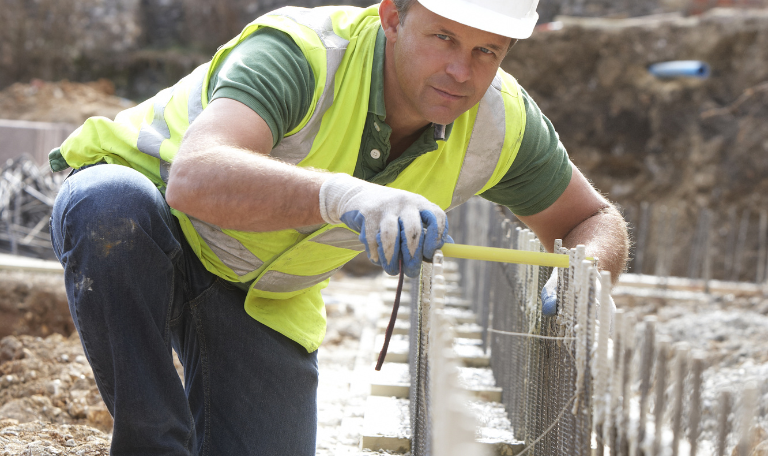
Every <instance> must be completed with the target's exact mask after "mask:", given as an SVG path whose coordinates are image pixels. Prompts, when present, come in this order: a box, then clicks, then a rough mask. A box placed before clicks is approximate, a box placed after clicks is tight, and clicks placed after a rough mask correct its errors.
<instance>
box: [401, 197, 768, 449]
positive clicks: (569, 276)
mask: <svg viewBox="0 0 768 456" xmlns="http://www.w3.org/2000/svg"><path fill="white" fill-rule="evenodd" d="M483 204H485V205H486V209H479V208H478V207H477V206H478V205H483ZM465 206H466V207H465V208H464V207H463V208H459V209H458V210H455V211H453V212H451V214H450V215H449V217H450V224H451V227H452V233H455V234H456V236H455V237H454V239H455V240H456V241H457V242H460V243H466V244H470V245H487V246H491V247H501V248H515V249H520V250H533V251H540V250H543V249H542V246H541V245H540V243H539V242H538V241H537V240H536V239H535V237H534V235H533V233H531V232H530V231H529V230H527V229H524V228H523V227H522V226H520V224H519V223H517V221H516V219H515V218H514V217H513V216H512V215H511V214H510V213H509V212H508V211H506V210H505V209H499V208H498V207H497V208H495V209H494V208H492V207H491V206H490V205H489V204H488V203H487V202H485V201H482V200H479V199H473V200H470V201H469V202H468V203H467V204H466V205H465ZM636 212H637V211H636ZM640 212H641V213H645V214H650V213H651V210H650V209H649V208H648V206H646V207H645V208H643V210H641V211H640ZM673 215H674V214H672V215H669V216H668V217H667V219H668V220H666V221H664V222H663V224H662V226H661V229H662V231H665V232H668V231H669V230H670V228H669V227H670V226H672V227H674V226H675V224H676V223H677V222H675V221H674V220H673ZM745 219H746V217H742V220H745ZM766 223H767V222H763V224H766ZM710 225H711V217H710V214H709V213H703V214H702V215H701V217H700V221H699V223H698V234H697V235H696V238H697V239H698V241H699V242H702V241H703V240H705V239H706V238H707V233H708V231H709V227H710ZM742 226H744V223H742V224H740V225H739V228H740V229H741V227H742ZM644 229H647V227H646V228H644ZM742 232H743V230H742ZM477 236H480V237H482V239H477V238H476V237H477ZM645 236H647V235H645ZM742 237H743V236H742ZM649 238H650V240H651V241H652V239H653V238H652V237H649ZM734 243H736V244H738V243H742V244H743V242H742V241H740V240H738V239H737V240H736V241H734ZM707 248H708V247H706V246H705V248H704V251H703V252H699V254H697V255H691V257H692V258H693V263H695V266H694V267H693V268H692V270H695V271H696V273H697V274H699V273H700V274H703V275H704V276H705V277H706V276H707V272H706V271H707V261H708V253H707ZM555 251H556V252H557V253H567V254H568V255H569V264H570V265H569V267H568V268H555V269H552V268H545V267H539V266H532V265H515V264H505V263H484V264H480V263H478V262H472V261H467V260H459V262H458V263H459V265H458V270H459V271H460V274H459V276H460V277H459V280H460V284H461V287H462V293H463V296H464V297H465V298H466V299H468V300H470V301H471V302H472V308H473V309H474V310H475V312H476V314H477V316H478V321H479V322H481V324H482V327H483V337H484V342H483V344H484V345H483V347H484V349H485V350H486V353H489V354H490V363H491V369H492V371H493V375H494V377H495V379H496V384H497V386H500V387H501V388H502V396H501V401H502V403H503V405H504V407H505V409H506V411H507V414H508V416H509V419H510V422H511V424H512V428H513V433H514V436H515V438H516V439H518V440H521V441H523V442H524V444H525V449H524V450H522V452H521V453H518V454H520V455H523V454H527V455H547V456H551V455H569V456H570V455H576V456H587V455H593V454H595V455H603V454H611V455H629V454H635V455H651V454H653V455H656V454H673V455H674V454H680V450H679V447H681V446H683V445H684V444H685V445H687V449H688V451H693V452H697V451H698V454H705V453H707V451H705V450H704V448H705V447H706V445H704V444H703V443H702V442H703V440H704V437H705V434H706V433H705V432H703V430H704V426H703V424H702V423H704V422H706V421H707V420H709V421H710V422H712V421H713V420H714V421H715V422H717V423H720V424H721V425H724V424H728V423H730V422H731V421H733V422H734V423H736V424H737V425H734V426H731V425H730V424H728V426H727V429H724V428H723V427H724V426H720V427H719V428H717V429H718V432H717V433H714V434H712V435H710V436H709V437H707V438H709V439H710V441H709V442H708V443H707V444H708V445H709V447H707V448H709V449H711V450H712V451H711V453H713V454H714V453H715V452H716V453H717V454H730V453H728V451H729V450H734V451H735V452H736V453H734V454H748V451H749V449H750V448H751V447H749V445H750V443H749V442H748V439H749V436H748V433H749V432H750V429H751V428H750V426H751V425H752V423H755V422H756V421H755V419H756V415H757V409H756V407H757V402H758V401H757V400H756V399H754V398H752V399H750V397H751V396H749V395H750V394H751V395H752V396H754V395H755V394H756V393H755V391H756V390H757V388H758V386H757V384H755V386H752V387H751V388H752V389H751V390H749V391H747V392H746V393H745V394H746V397H747V398H746V399H744V398H743V397H742V398H741V399H740V400H737V399H733V400H732V399H731V395H730V394H731V393H730V392H727V391H726V392H723V393H722V394H721V395H720V397H721V398H722V399H721V400H720V406H718V407H705V406H703V404H705V403H706V402H704V401H703V398H704V396H703V393H702V391H703V389H704V386H705V382H703V381H702V373H703V372H704V369H705V367H706V366H705V365H704V361H703V360H704V358H702V357H701V356H698V355H694V356H693V357H692V355H691V353H690V351H689V350H688V349H687V348H685V347H672V346H670V344H669V343H668V342H667V341H665V340H659V341H656V339H657V337H656V332H655V331H656V329H655V320H653V319H645V320H644V321H643V322H642V323H641V324H642V325H643V326H642V327H639V328H636V326H637V325H638V323H637V321H636V317H635V315H634V314H633V313H632V312H622V311H616V312H615V315H614V310H613V308H612V301H611V299H610V297H609V292H610V283H611V282H610V275H605V274H604V275H600V274H599V273H598V271H597V268H596V267H595V265H593V264H592V263H591V262H588V261H585V253H586V252H585V249H584V247H583V246H581V247H578V248H576V249H571V250H567V249H564V248H562V246H561V244H559V243H556V244H555ZM649 251H657V252H658V251H659V250H658V246H657V245H654V244H653V243H652V242H651V243H650V244H649ZM666 254H668V252H665V255H666ZM657 257H658V255H657ZM647 259H648V260H652V261H654V262H656V264H658V261H659V260H658V259H657V258H650V257H649V258H647ZM663 261H665V260H663ZM431 268H432V266H431V265H425V267H424V270H423V273H422V280H421V286H420V287H421V288H420V289H419V290H418V296H419V299H418V300H414V301H413V302H416V301H418V304H417V305H418V307H415V308H414V311H413V312H412V313H411V318H412V330H411V331H412V333H411V334H412V336H411V337H412V339H411V340H413V341H416V343H417V345H418V346H416V347H412V348H411V365H412V369H413V372H412V375H413V376H414V377H412V385H415V388H411V395H412V396H411V400H412V404H413V407H414V409H413V410H412V417H413V418H414V420H413V421H412V422H413V423H414V424H413V428H414V433H413V438H414V440H413V445H412V452H413V453H412V454H413V455H414V456H421V455H432V454H438V453H434V452H433V450H435V448H436V447H435V446H432V445H433V444H434V443H435V442H437V443H438V444H439V445H442V444H444V443H445V441H444V438H443V437H440V436H438V435H436V434H435V433H434V430H435V429H441V431H440V432H441V433H442V434H441V435H454V434H455V435H466V433H464V434H462V432H459V430H458V429H459V428H456V429H457V430H456V431H455V432H452V431H450V430H447V429H450V426H448V425H447V424H446V423H447V422H446V421H444V418H445V416H447V414H446V413H445V412H444V410H445V409H444V408H441V407H443V406H444V405H445V404H443V401H445V400H447V397H445V396H440V395H436V394H435V391H436V389H435V385H440V388H438V389H437V390H442V389H441V388H442V387H444V386H445V385H444V383H442V380H440V379H436V378H435V375H436V374H435V372H436V370H435V369H436V368H435V365H440V366H444V365H446V360H445V359H444V358H443V355H442V354H441V353H444V351H443V350H438V349H436V347H435V346H434V344H435V343H436V342H435V341H436V340H441V341H443V342H440V343H445V339H444V338H442V339H441V338H438V337H435V334H431V335H430V331H433V332H434V331H438V332H439V331H445V329H438V327H439V328H443V326H441V325H442V323H435V321H441V320H440V318H441V317H440V316H437V317H436V316H435V315H439V308H440V305H439V304H438V302H437V300H435V298H434V296H435V290H434V288H435V283H434V282H433V280H434V279H433V276H432V275H431V274H432V272H431ZM658 268H659V270H660V271H661V272H662V273H669V271H670V269H668V264H667V265H665V264H662V265H660V266H659V267H658ZM699 271H701V272H699ZM552 275H555V276H556V277H557V290H556V296H557V314H556V316H543V315H542V313H541V309H542V302H541V291H542V287H543V286H544V284H545V283H546V282H547V281H548V280H549V278H550V277H551V276H552ZM440 280H442V279H440ZM600 284H602V286H601V285H600ZM602 287H605V288H604V289H602ZM414 293H416V291H414ZM600 303H603V305H604V306H605V307H603V308H602V309H601V308H600V306H599V304H600ZM416 309H418V311H416ZM435 312H437V313H435ZM598 329H599V331H598ZM598 333H599V337H597V334H598ZM636 333H637V334H640V335H641V337H637V338H636V337H635V334H636ZM430 340H431V341H432V342H430ZM430 343H432V344H433V346H432V347H431V348H432V350H430V349H429V348H430V345H429V344H430ZM445 351H447V350H445ZM424 357H427V359H424ZM689 358H690V359H691V360H692V361H689ZM689 365H690V366H693V370H694V371H695V375H694V374H692V375H688V369H687V366H689ZM440 375H443V376H444V374H440ZM654 376H655V378H654ZM435 382H441V383H435ZM670 393H672V394H670ZM455 394H456V393H455V392H454V393H451V394H449V395H450V396H454V395H455ZM731 404H739V409H738V410H733V408H732V407H731ZM651 406H653V408H651ZM434 410H441V411H440V413H435V412H434ZM638 412H639V413H638ZM730 414H733V415H734V418H733V419H731V418H730ZM737 416H738V419H737ZM458 421H461V420H458ZM458 421H457V422H458ZM710 434H711V433H710ZM686 437H687V438H686ZM449 440H450V439H449ZM440 448H447V447H445V446H440ZM734 448H735V449H734ZM440 451H449V450H447V449H446V450H440ZM451 451H452V450H451ZM473 451H474V450H473ZM439 454H441V456H442V453H439ZM445 454H449V453H445ZM450 454H454V453H450ZM459 454H476V453H473V452H464V453H459Z"/></svg>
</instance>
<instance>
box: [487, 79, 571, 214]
mask: <svg viewBox="0 0 768 456" xmlns="http://www.w3.org/2000/svg"><path fill="white" fill-rule="evenodd" d="M520 91H521V93H522V96H523V101H524V103H525V115H526V121H525V131H524V132H523V140H522V141H521V143H520V150H519V151H518V152H517V156H516V157H515V160H514V161H513V162H512V166H511V167H510V168H509V170H508V171H507V174H506V175H504V177H503V178H502V179H501V181H500V182H499V183H498V184H496V185H495V186H493V187H491V188H489V189H488V190H486V191H485V192H483V193H482V194H481V195H480V196H482V197H483V198H485V199H487V200H489V201H493V202H494V203H498V204H503V205H504V206H507V207H508V208H509V209H510V210H511V211H512V212H513V213H514V214H515V215H520V216H526V215H533V214H537V213H539V212H541V211H543V210H544V209H546V208H548V207H549V206H551V205H552V203H554V202H555V201H556V200H557V199H558V198H559V197H560V195H562V194H563V192H564V191H565V189H566V187H568V184H569V183H570V182H571V172H572V169H571V162H570V159H569V158H568V153H567V152H566V151H565V147H563V144H562V143H561V142H560V137H559V136H558V134H557V132H556V131H555V127H553V126H552V122H550V121H549V119H547V118H546V116H544V114H542V113H541V110H540V109H539V107H538V105H536V103H535V102H534V101H533V99H532V98H531V97H530V95H528V93H527V92H526V91H525V90H524V89H523V88H522V87H521V88H520Z"/></svg>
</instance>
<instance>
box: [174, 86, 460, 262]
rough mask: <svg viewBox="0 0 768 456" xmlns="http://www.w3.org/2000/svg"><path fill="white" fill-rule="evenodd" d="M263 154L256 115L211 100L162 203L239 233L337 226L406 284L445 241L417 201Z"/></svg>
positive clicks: (261, 125) (262, 130) (423, 202)
mask: <svg viewBox="0 0 768 456" xmlns="http://www.w3.org/2000/svg"><path fill="white" fill-rule="evenodd" d="M271 148H272V135H271V132H270V129H269V127H268V126H267V125H266V123H265V122H264V120H263V119H262V118H261V117H260V116H259V115H258V114H256V113H255V112H254V111H253V110H251V109H250V108H248V107H247V106H245V105H243V104H242V103H240V102H238V101H234V100H229V99H226V98H220V99H216V100H214V101H213V102H211V104H210V105H209V106H208V108H207V109H206V110H205V111H203V113H202V114H201V115H200V116H199V117H198V118H197V120H195V122H194V123H193V124H192V125H191V126H190V128H189V130H187V133H186V134H185V136H184V139H183V140H182V143H181V146H180V147H179V151H178V153H177V155H176V158H175V159H174V162H173V164H172V166H171V172H170V176H169V179H168V187H167V189H166V193H165V197H166V201H167V202H168V204H169V205H170V206H171V207H173V208H175V209H177V210H180V211H181V212H184V213H185V214H187V215H191V216H193V217H195V218H199V219H200V220H203V221H205V222H208V223H212V224H215V225H218V226H220V227H222V228H229V229H235V230H239V231H274V230H280V229H285V228H297V227H301V226H309V225H317V224H321V223H333V224H339V223H344V224H346V225H347V226H349V227H350V228H352V229H353V230H355V231H357V232H359V233H360V241H361V242H362V243H363V244H364V245H365V246H366V251H367V253H368V257H369V258H370V259H371V261H373V262H374V263H376V264H380V265H381V266H382V267H383V268H384V270H385V271H387V272H388V273H389V274H395V273H397V271H399V270H400V266H399V261H398V260H399V259H400V258H402V260H403V266H404V268H405V273H406V274H407V275H408V276H409V277H415V276H417V275H418V271H419V267H420V265H421V260H422V257H426V258H432V255H433V254H434V251H435V250H436V249H438V248H440V246H442V244H443V242H444V240H445V238H446V237H447V226H446V220H445V218H446V217H445V213H444V212H443V211H442V209H440V207H438V206H437V205H435V204H433V203H431V202H430V201H428V200H427V199H426V198H424V197H423V196H420V195H416V194H413V193H410V192H406V191H403V190H398V189H394V188H388V187H382V186H379V185H376V184H371V183H368V182H365V181H363V180H360V179H356V178H354V177H352V176H348V175H346V174H331V173H328V172H324V171H317V170H311V169H306V168H300V167H297V166H293V165H290V164H286V163H282V162H280V161H277V160H273V159H271V158H269V157H268V156H267V154H268V153H269V152H270V150H271ZM425 228H426V229H425Z"/></svg>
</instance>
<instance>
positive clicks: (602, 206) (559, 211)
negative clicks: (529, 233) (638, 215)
mask: <svg viewBox="0 0 768 456" xmlns="http://www.w3.org/2000/svg"><path fill="white" fill-rule="evenodd" d="M571 166H572V171H573V173H572V175H571V181H570V183H569V184H568V187H566V189H565V192H563V194H562V195H560V197H559V198H558V199H557V200H556V201H555V202H554V203H553V204H552V205H551V206H549V207H548V208H547V209H544V210H543V211H541V212H539V213H538V214H534V215H529V216H521V217H518V218H519V219H520V220H521V221H522V222H523V223H525V224H526V225H527V226H528V227H529V228H531V230H533V232H534V233H536V236H538V238H539V239H540V240H541V242H542V243H543V245H544V247H545V248H546V249H547V250H548V251H550V252H551V251H552V249H553V248H554V242H555V239H562V240H563V246H564V247H568V248H573V247H575V246H577V245H579V244H584V245H585V246H586V247H587V256H592V257H597V258H599V260H600V261H599V267H600V269H602V270H606V271H610V273H611V278H612V281H613V282H614V283H615V282H616V281H617V280H618V278H619V275H620V274H621V273H622V272H623V271H624V268H625V266H626V262H627V257H628V254H629V237H628V235H627V226H626V222H625V221H624V218H623V217H622V216H621V214H619V211H617V210H616V208H614V207H613V205H611V204H610V203H609V202H608V200H606V199H605V198H604V197H603V196H602V195H600V194H599V193H598V192H597V191H596V190H595V189H594V187H592V185H591V184H590V183H589V181H587V179H586V178H585V177H584V175H583V174H581V172H580V171H579V170H578V168H576V167H575V166H573V165H571Z"/></svg>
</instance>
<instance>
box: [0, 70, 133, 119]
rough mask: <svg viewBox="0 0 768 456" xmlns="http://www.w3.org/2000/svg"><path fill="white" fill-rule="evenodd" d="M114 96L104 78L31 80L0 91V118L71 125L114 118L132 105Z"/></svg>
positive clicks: (111, 86)
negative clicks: (89, 119) (96, 79)
mask: <svg viewBox="0 0 768 456" xmlns="http://www.w3.org/2000/svg"><path fill="white" fill-rule="evenodd" d="M114 94H115V86H114V84H113V83H112V82H111V81H109V80H107V79H99V80H98V81H95V82H87V83H75V82H69V81H59V82H46V81H41V80H39V79H35V80H32V81H31V82H30V83H29V84H24V83H16V84H13V85H11V86H10V87H8V88H6V89H4V90H3V91H1V92H0V118H1V119H11V120H34V121H38V122H56V123H68V124H72V125H79V124H81V123H83V122H85V120H86V119H88V118H89V117H93V116H104V117H108V118H110V119H114V117H115V116H116V115H117V113H119V112H120V111H122V110H124V109H127V108H130V107H131V106H134V105H135V103H134V102H132V101H130V100H127V99H125V98H120V97H116V96H115V95H114Z"/></svg>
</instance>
